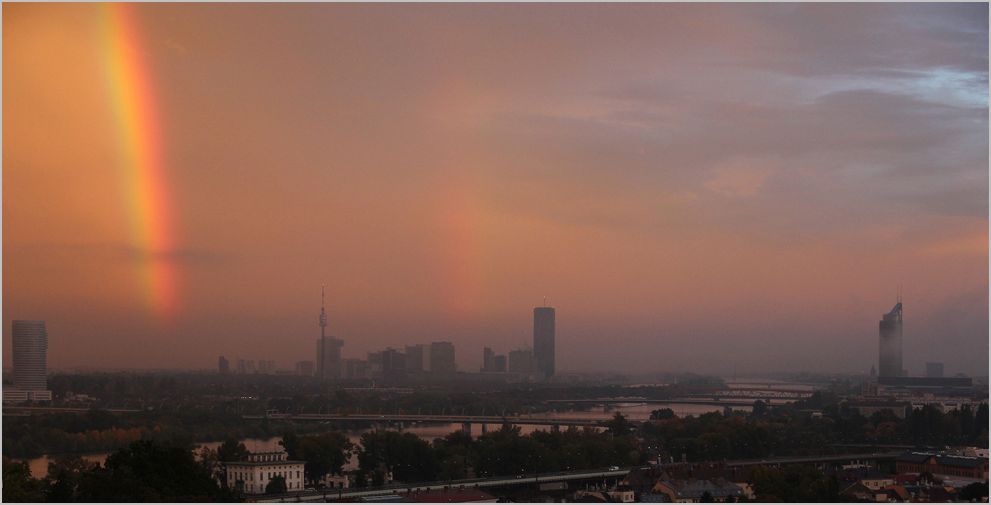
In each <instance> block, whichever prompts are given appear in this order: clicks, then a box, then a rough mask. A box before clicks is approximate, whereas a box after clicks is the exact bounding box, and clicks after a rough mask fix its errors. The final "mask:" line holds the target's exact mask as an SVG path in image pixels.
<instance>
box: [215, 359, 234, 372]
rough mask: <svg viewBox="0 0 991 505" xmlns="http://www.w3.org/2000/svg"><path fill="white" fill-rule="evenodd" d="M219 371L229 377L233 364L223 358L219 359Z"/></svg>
mask: <svg viewBox="0 0 991 505" xmlns="http://www.w3.org/2000/svg"><path fill="white" fill-rule="evenodd" d="M217 371H218V372H220V373H221V374H224V375H227V374H228V373H230V371H231V362H230V361H227V358H225V357H223V356H221V357H219V358H217Z"/></svg>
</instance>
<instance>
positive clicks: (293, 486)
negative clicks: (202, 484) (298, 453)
mask: <svg viewBox="0 0 991 505" xmlns="http://www.w3.org/2000/svg"><path fill="white" fill-rule="evenodd" d="M305 464H306V462H305V461H291V460H289V457H288V455H287V454H286V453H285V452H284V451H275V452H256V453H252V454H249V455H248V460H247V461H229V462H224V463H223V465H224V468H225V470H226V474H227V487H228V488H230V489H234V490H236V491H239V492H241V493H244V494H264V493H265V487H266V486H268V483H269V482H271V481H272V479H273V478H274V477H276V476H282V477H283V478H284V479H285V480H286V491H288V492H294V491H302V490H303V479H304V474H303V466H304V465H305Z"/></svg>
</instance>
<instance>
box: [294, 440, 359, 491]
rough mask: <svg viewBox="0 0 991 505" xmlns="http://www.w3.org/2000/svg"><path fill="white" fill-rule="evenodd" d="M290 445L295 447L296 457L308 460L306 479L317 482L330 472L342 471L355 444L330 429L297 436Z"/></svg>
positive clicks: (305, 470)
mask: <svg viewBox="0 0 991 505" xmlns="http://www.w3.org/2000/svg"><path fill="white" fill-rule="evenodd" d="M288 447H294V448H293V453H295V457H296V458H299V459H301V460H303V461H306V465H305V466H304V467H303V472H304V473H305V474H306V480H307V481H309V482H311V483H315V482H317V481H319V480H320V479H322V478H323V477H324V476H325V475H327V474H328V473H341V470H342V469H343V468H344V465H345V464H346V463H347V462H348V459H350V458H351V451H352V449H353V448H354V445H353V444H352V443H351V441H350V440H348V438H347V437H346V436H344V435H343V434H342V433H339V432H336V431H329V432H326V433H321V434H319V435H310V436H304V437H299V438H298V440H297V439H295V437H294V438H293V439H292V440H291V442H290V444H289V445H288Z"/></svg>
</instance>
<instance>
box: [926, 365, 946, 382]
mask: <svg viewBox="0 0 991 505" xmlns="http://www.w3.org/2000/svg"><path fill="white" fill-rule="evenodd" d="M942 376H943V364H942V363H932V362H929V363H926V377H931V378H933V379H936V378H939V377H942Z"/></svg>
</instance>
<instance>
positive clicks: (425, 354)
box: [406, 344, 430, 372]
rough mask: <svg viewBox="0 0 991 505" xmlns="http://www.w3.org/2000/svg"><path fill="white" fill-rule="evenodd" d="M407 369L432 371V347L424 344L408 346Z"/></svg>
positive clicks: (411, 370) (409, 370)
mask: <svg viewBox="0 0 991 505" xmlns="http://www.w3.org/2000/svg"><path fill="white" fill-rule="evenodd" d="M406 371H408V372H428V371H430V348H429V347H427V346H425V345H423V344H416V345H408V346H406Z"/></svg>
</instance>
